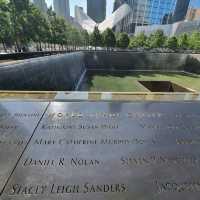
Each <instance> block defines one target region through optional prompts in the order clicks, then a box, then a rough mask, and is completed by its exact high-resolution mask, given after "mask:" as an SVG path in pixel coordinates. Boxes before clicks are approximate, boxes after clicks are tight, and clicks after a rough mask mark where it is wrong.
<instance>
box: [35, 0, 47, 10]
mask: <svg viewBox="0 0 200 200" xmlns="http://www.w3.org/2000/svg"><path fill="white" fill-rule="evenodd" d="M33 3H34V4H35V6H37V7H38V8H39V9H40V10H41V11H42V12H45V13H46V12H47V9H48V8H47V4H46V2H45V0H33Z"/></svg>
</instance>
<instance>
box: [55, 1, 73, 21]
mask: <svg viewBox="0 0 200 200" xmlns="http://www.w3.org/2000/svg"><path fill="white" fill-rule="evenodd" d="M53 6H54V11H55V12H56V14H57V15H58V16H60V17H64V18H65V19H66V20H70V7H69V0H54V1H53Z"/></svg>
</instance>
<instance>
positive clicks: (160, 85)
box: [138, 81, 191, 92]
mask: <svg viewBox="0 0 200 200" xmlns="http://www.w3.org/2000/svg"><path fill="white" fill-rule="evenodd" d="M138 82H139V83H140V84H142V85H143V86H144V87H146V88H147V89H148V90H150V91H151V92H191V90H189V89H187V88H184V87H182V86H180V85H178V84H175V83H173V82H171V81H138Z"/></svg>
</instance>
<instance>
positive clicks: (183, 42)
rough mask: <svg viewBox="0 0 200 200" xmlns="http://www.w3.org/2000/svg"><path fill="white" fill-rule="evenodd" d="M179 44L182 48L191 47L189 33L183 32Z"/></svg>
mask: <svg viewBox="0 0 200 200" xmlns="http://www.w3.org/2000/svg"><path fill="white" fill-rule="evenodd" d="M178 46H179V47H180V48H182V49H187V48H188V47H189V39H188V35H187V33H183V34H182V35H180V36H179V37H178Z"/></svg>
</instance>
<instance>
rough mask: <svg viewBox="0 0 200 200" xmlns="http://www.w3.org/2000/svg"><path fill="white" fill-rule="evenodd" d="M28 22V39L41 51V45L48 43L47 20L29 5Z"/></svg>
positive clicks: (48, 30)
mask: <svg viewBox="0 0 200 200" xmlns="http://www.w3.org/2000/svg"><path fill="white" fill-rule="evenodd" d="M27 17H28V21H29V23H30V24H31V26H29V27H30V30H29V31H30V37H31V39H32V40H33V41H34V42H36V43H38V44H39V45H37V49H38V50H40V51H42V43H47V42H48V37H49V34H50V33H49V32H50V25H49V22H48V20H47V18H46V17H45V16H44V15H43V14H42V13H41V11H40V10H39V9H38V8H36V7H35V6H33V5H30V7H29V12H28V15H27Z"/></svg>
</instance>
